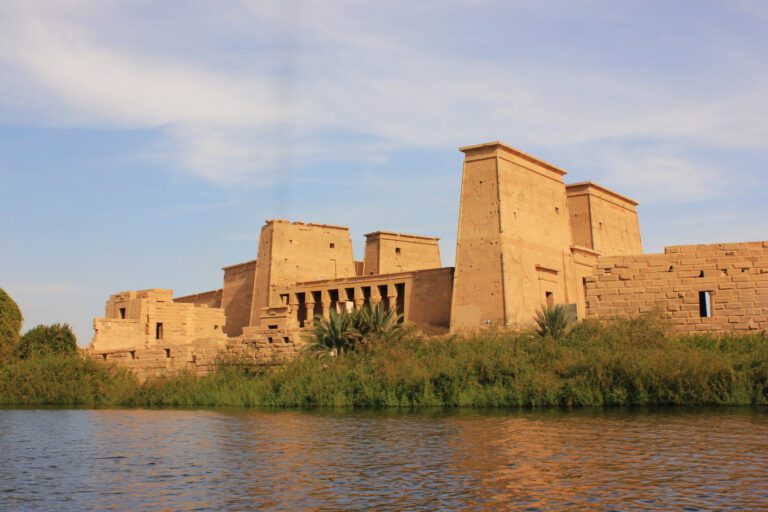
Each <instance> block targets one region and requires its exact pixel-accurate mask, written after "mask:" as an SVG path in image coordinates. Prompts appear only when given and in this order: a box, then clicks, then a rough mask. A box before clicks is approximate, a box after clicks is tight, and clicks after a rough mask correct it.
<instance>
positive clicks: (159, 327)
mask: <svg viewBox="0 0 768 512" xmlns="http://www.w3.org/2000/svg"><path fill="white" fill-rule="evenodd" d="M155 339H156V340H161V339H163V323H162V322H157V324H156V325H155Z"/></svg>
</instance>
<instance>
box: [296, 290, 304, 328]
mask: <svg viewBox="0 0 768 512" xmlns="http://www.w3.org/2000/svg"><path fill="white" fill-rule="evenodd" d="M296 302H298V303H299V307H298V308H297V310H296V320H298V321H299V327H304V324H306V323H307V296H306V294H304V293H297V294H296Z"/></svg>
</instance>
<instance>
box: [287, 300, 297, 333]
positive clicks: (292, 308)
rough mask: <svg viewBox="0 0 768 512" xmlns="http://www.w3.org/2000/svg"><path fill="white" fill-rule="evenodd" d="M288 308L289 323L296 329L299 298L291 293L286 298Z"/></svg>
mask: <svg viewBox="0 0 768 512" xmlns="http://www.w3.org/2000/svg"><path fill="white" fill-rule="evenodd" d="M288 306H289V307H290V310H289V311H290V315H291V316H289V317H288V318H289V321H290V322H291V323H292V324H293V326H295V327H298V325H299V296H298V295H297V294H295V293H291V294H290V295H289V296H288Z"/></svg>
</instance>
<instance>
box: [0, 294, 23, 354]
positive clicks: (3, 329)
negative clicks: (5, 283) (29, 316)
mask: <svg viewBox="0 0 768 512" xmlns="http://www.w3.org/2000/svg"><path fill="white" fill-rule="evenodd" d="M22 320H23V318H22V316H21V310H20V309H19V306H18V305H17V304H16V302H14V300H13V299H12V298H11V297H10V295H8V294H7V293H5V290H3V289H2V288H0V362H3V361H8V360H9V359H10V358H11V357H12V356H13V351H14V350H15V348H16V345H17V344H18V343H19V334H20V333H21V322H22Z"/></svg>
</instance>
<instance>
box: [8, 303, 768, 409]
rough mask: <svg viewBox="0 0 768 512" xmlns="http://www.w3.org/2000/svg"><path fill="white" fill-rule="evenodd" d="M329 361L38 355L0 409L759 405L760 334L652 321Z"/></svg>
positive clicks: (366, 349) (22, 366)
mask: <svg viewBox="0 0 768 512" xmlns="http://www.w3.org/2000/svg"><path fill="white" fill-rule="evenodd" d="M384 341H386V342H385V343H367V344H363V345H360V346H358V347H357V348H356V349H355V350H348V351H346V352H345V353H344V357H339V358H336V359H335V360H333V361H332V362H331V361H329V360H326V359H321V358H312V357H304V358H298V359H296V360H294V361H292V362H290V363H288V364H285V365H282V366H277V367H256V368H254V367H249V366H248V365H246V364H244V363H245V362H244V361H223V362H222V363H221V364H220V366H219V370H218V372H217V373H216V374H214V375H208V376H205V377H197V376H195V375H192V374H181V375H175V376H166V377H162V378H155V379H150V380H148V381H147V382H145V383H144V384H141V385H139V384H138V383H136V382H135V381H134V380H132V379H130V378H129V376H127V373H126V372H125V371H124V370H118V369H114V368H113V369H110V368H109V367H108V366H106V365H104V364H103V363H96V362H94V361H90V360H81V359H78V358H76V357H60V356H55V357H54V356H46V357H40V358H31V359H26V360H19V361H17V362H15V363H12V364H10V365H6V366H4V367H0V401H2V402H8V403H62V404H70V403H84V404H94V405H95V404H112V405H135V406H147V405H153V406H177V405H183V406H215V405H226V406H241V407H252V406H282V407H306V406H310V407H314V406H332V407H333V406H357V407H432V406H473V407H582V406H636V405H637V406H644V405H704V404H730V405H747V404H752V405H766V404H768V337H767V336H766V335H765V334H753V335H741V334H740V335H729V336H721V337H718V336H712V335H697V336H679V335H674V334H672V333H670V332H669V331H668V330H667V328H666V325H665V324H664V322H663V321H661V320H659V319H658V318H657V317H655V316H653V315H646V316H642V317H638V318H633V319H624V320H613V321H609V322H594V321H588V322H582V323H580V324H578V325H576V326H574V327H573V328H572V329H570V330H569V331H568V332H567V333H566V334H564V335H562V336H561V338H560V339H555V338H553V337H549V336H548V337H544V338H540V337H536V336H530V334H525V333H514V332H503V331H499V332H482V333H476V334H474V335H472V336H469V337H458V336H442V337H425V336H421V335H418V334H415V333H413V332H408V331H406V332H405V333H403V334H402V335H398V336H395V337H392V338H384Z"/></svg>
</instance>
